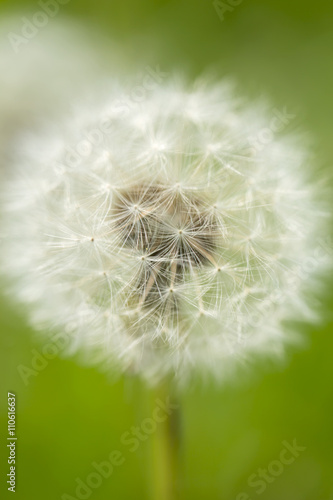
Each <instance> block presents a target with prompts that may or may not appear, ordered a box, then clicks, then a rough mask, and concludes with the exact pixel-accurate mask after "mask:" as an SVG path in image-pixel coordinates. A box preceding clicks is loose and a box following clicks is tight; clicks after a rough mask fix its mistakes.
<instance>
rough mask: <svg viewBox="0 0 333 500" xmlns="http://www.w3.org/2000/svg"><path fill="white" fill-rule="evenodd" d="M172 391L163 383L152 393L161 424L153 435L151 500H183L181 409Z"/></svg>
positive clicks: (155, 411) (158, 423)
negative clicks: (181, 478) (181, 482)
mask: <svg viewBox="0 0 333 500" xmlns="http://www.w3.org/2000/svg"><path fill="white" fill-rule="evenodd" d="M170 389H171V387H170V384H168V383H163V384H161V385H160V386H159V387H158V388H157V389H154V390H153V391H152V392H153V406H154V409H153V412H154V413H155V416H156V421H157V420H159V421H157V427H156V431H155V432H154V433H153V434H152V450H151V451H152V454H151V456H152V467H151V483H152V484H151V486H152V488H151V498H152V500H178V499H179V498H180V495H179V487H180V476H181V463H180V445H181V440H180V438H181V432H180V431H181V428H180V424H181V422H180V407H179V404H178V402H177V401H176V398H175V396H174V394H173V393H172V390H170Z"/></svg>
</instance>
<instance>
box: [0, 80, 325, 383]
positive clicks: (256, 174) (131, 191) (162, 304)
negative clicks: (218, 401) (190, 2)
mask: <svg viewBox="0 0 333 500" xmlns="http://www.w3.org/2000/svg"><path fill="white" fill-rule="evenodd" d="M110 96H111V97H110V101H111V102H106V103H105V104H104V105H103V108H102V109H100V110H98V106H97V105H96V109H84V110H82V116H80V113H78V116H75V117H74V118H73V120H72V121H71V119H69V121H68V123H66V125H65V126H64V132H65V133H64V134H63V136H66V137H67V142H64V143H63V147H62V151H63V152H64V153H59V148H58V149H57V152H56V153H52V151H54V150H53V149H52V147H50V154H49V157H45V154H44V155H43V157H42V158H40V157H39V155H38V150H37V149H36V148H35V150H34V151H33V152H30V153H29V154H27V155H26V158H25V159H24V161H21V164H20V165H18V166H16V168H15V172H16V175H15V177H14V178H13V180H12V181H10V182H9V183H7V184H6V185H5V187H4V190H5V192H6V199H7V201H6V202H5V204H4V216H3V221H2V228H3V231H4V232H5V234H6V240H5V242H4V245H3V252H2V253H3V262H4V266H3V267H4V271H5V273H6V275H7V277H8V278H9V280H10V282H11V283H12V293H14V294H15V295H16V297H17V298H18V299H19V300H21V301H22V302H23V303H29V308H30V317H31V322H32V323H33V325H34V326H35V327H36V328H40V329H43V330H45V329H46V327H47V328H49V329H50V330H54V329H55V330H63V331H69V332H70V336H71V339H72V342H71V347H70V352H73V351H74V350H78V351H82V350H85V349H88V350H90V351H91V352H92V353H93V355H92V356H91V357H92V358H93V359H94V360H95V362H96V363H97V364H102V365H103V366H112V365H117V366H118V367H119V368H120V369H121V370H123V371H126V370H127V369H130V370H131V372H132V373H133V371H134V372H135V371H136V372H138V373H139V374H141V375H142V376H143V377H145V378H147V379H149V381H150V382H151V383H154V382H157V381H159V380H160V379H161V378H163V377H164V376H166V375H168V374H173V375H174V376H175V377H176V378H177V379H178V380H182V381H183V380H187V379H188V378H189V375H190V374H191V373H192V372H193V370H195V371H201V372H202V373H211V374H212V375H213V376H216V377H217V378H220V377H222V376H223V375H224V374H225V373H226V372H227V368H228V366H229V365H230V366H232V365H235V364H236V361H237V360H241V361H244V360H246V359H251V358H252V357H253V355H255V354H258V353H262V354H265V355H268V354H274V355H279V354H280V353H281V352H283V348H284V345H285V343H286V342H288V341H291V340H292V337H290V332H289V333H288V334H287V333H286V331H285V329H284V328H282V321H283V319H284V318H285V317H287V316H290V314H292V313H294V314H295V315H297V317H300V315H302V314H303V313H304V311H305V310H306V306H305V302H304V300H303V298H302V294H301V285H302V283H301V278H300V277H299V276H298V275H297V268H298V266H299V263H300V262H302V260H303V259H304V258H305V257H306V256H307V255H308V254H309V252H310V249H311V243H310V242H311V240H313V235H314V233H315V226H316V220H317V219H316V216H315V209H314V203H313V201H312V200H313V191H314V189H312V188H311V186H309V185H307V184H306V182H305V180H304V153H303V151H301V150H299V149H298V148H297V147H295V146H290V145H289V144H288V142H287V141H285V140H283V139H279V140H277V139H274V140H273V143H272V144H270V145H269V146H268V147H267V148H262V149H261V150H260V151H258V152H257V154H256V155H255V158H253V156H251V152H250V151H249V148H248V144H247V138H248V137H249V136H253V135H256V133H257V132H259V131H260V129H261V128H262V123H263V121H264V119H265V116H264V115H262V111H261V108H260V107H259V108H258V109H257V108H256V106H254V107H252V106H249V107H246V106H244V104H242V103H240V101H239V100H238V99H235V97H234V95H233V89H232V88H230V85H225V84H223V83H222V84H216V85H208V84H207V85H205V84H202V85H201V86H200V85H197V86H195V88H194V89H193V90H186V88H185V86H183V85H181V84H179V83H178V84H175V83H165V84H164V85H163V87H160V88H157V89H156V90H154V92H151V94H150V95H149V98H147V100H146V101H145V102H142V103H137V104H134V103H133V106H131V109H130V110H128V113H125V114H124V115H122V114H121V113H117V114H116V115H115V114H114V113H112V111H110V113H111V114H110V117H109V121H108V123H109V125H110V126H109V127H108V131H107V133H104V135H103V139H102V140H101V141H100V143H98V144H97V143H94V144H93V143H91V144H90V146H91V147H90V149H89V154H87V155H81V156H80V155H79V153H78V152H77V146H78V143H77V142H75V141H77V137H78V135H77V124H78V123H81V125H82V131H81V132H82V137H85V134H86V132H87V131H89V130H92V129H96V124H98V123H103V122H104V121H105V119H106V118H107V117H106V113H107V112H106V110H112V109H113V104H112V103H113V102H116V99H117V97H118V96H117V93H116V91H113V90H112V89H110ZM256 114H258V120H256V119H255V117H256ZM88 117H89V118H88ZM250 117H251V119H250ZM143 121H144V123H145V126H144V127H143V126H141V125H142V123H143ZM138 125H140V126H138ZM40 140H41V141H45V140H48V137H46V139H45V138H43V137H42V136H41V137H40ZM60 140H61V139H60V138H59V141H60ZM44 150H45V148H44ZM68 150H71V151H76V153H77V156H79V161H78V162H77V164H76V165H75V166H74V165H72V164H68V163H66V154H65V152H66V151H68ZM246 151H247V152H246ZM55 165H57V166H58V168H56V167H55ZM59 166H61V169H60V170H59ZM59 172H61V175H60V174H59ZM27 179H28V180H29V182H28V183H27ZM291 276H294V278H295V279H294V280H293V286H292V287H291V286H290V277H291ZM276 290H279V291H280V295H282V296H283V298H284V299H283V301H280V302H279V301H275V300H272V301H269V300H268V299H269V297H272V296H273V295H274V292H275V291H276ZM267 301H268V302H269V305H267ZM263 304H265V306H263ZM258 317H259V320H260V321H259V322H258Z"/></svg>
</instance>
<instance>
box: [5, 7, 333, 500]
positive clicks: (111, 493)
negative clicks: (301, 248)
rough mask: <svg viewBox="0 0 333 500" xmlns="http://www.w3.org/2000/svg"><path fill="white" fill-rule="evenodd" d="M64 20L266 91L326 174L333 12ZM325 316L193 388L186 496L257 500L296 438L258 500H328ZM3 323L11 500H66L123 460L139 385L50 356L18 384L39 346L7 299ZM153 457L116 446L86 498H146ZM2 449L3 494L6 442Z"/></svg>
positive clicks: (332, 467)
mask: <svg viewBox="0 0 333 500" xmlns="http://www.w3.org/2000/svg"><path fill="white" fill-rule="evenodd" d="M39 8H40V7H39V6H38V3H37V2H35V1H30V0H22V1H18V0H15V1H13V0H12V1H11V2H9V1H3V2H1V3H0V13H5V12H9V11H11V12H14V13H15V16H17V19H18V30H19V27H20V26H21V24H20V22H21V21H20V17H21V16H23V15H27V16H29V15H31V13H33V12H35V11H36V10H39ZM61 11H62V15H64V16H65V15H66V16H69V17H72V18H75V19H76V20H78V21H79V22H80V23H82V24H83V25H84V26H85V27H86V30H87V37H89V38H91V39H93V38H94V36H95V35H94V33H95V32H94V29H96V28H97V30H98V32H99V35H98V36H102V37H105V40H108V39H111V40H112V39H115V40H117V41H118V42H119V43H120V44H121V46H122V47H123V50H124V57H125V58H128V60H129V61H130V62H131V61H133V62H134V61H136V60H140V59H141V60H143V61H145V62H146V61H149V63H151V64H155V65H160V67H161V69H162V70H164V71H171V69H172V68H173V67H174V66H176V67H180V68H183V67H184V68H186V71H187V72H188V73H189V74H190V75H192V76H195V75H197V74H200V72H201V71H202V70H203V69H205V68H206V67H210V68H214V70H215V71H216V72H217V73H219V74H221V75H223V74H231V75H232V76H234V77H235V78H236V80H237V81H238V82H239V83H240V86H241V87H242V89H243V90H244V93H245V95H246V94H248V95H260V94H261V93H262V92H264V93H265V94H266V95H268V96H269V97H271V100H272V105H273V106H276V107H279V106H280V107H283V106H287V109H290V110H291V112H292V111H293V110H297V115H298V119H297V121H298V123H300V124H301V126H302V129H304V130H305V131H308V132H309V133H310V135H312V136H313V137H314V139H315V143H316V152H317V158H318V175H321V173H320V172H322V171H323V172H327V173H328V174H329V175H331V172H332V169H331V165H332V153H333V143H332V139H331V137H332V116H333V99H332V97H331V95H332V88H333V65H332V62H331V61H332V49H333V31H332V29H331V18H332V14H333V5H332V4H328V3H327V2H324V1H322V2H313V1H300V0H296V1H294V2H290V1H287V0H271V1H270V2H269V3H268V2H265V1H264V0H244V1H243V2H242V3H241V4H240V5H239V6H238V7H235V10H234V11H233V12H227V13H226V14H225V20H224V21H223V22H221V21H220V19H219V17H218V15H217V13H216V12H215V10H214V7H213V4H212V2H210V1H204V0H202V1H199V0H198V1H193V0H192V1H190V0H186V1H185V0H184V1H167V0H164V1H157V0H155V1H153V0H137V1H135V2H134V1H131V2H130V1H129V0H126V1H120V0H118V1H112V2H110V1H106V0H105V1H102V0H95V1H94V2H91V1H88V0H71V1H70V2H69V3H68V4H67V5H64V6H62V7H61ZM50 22H52V20H50ZM45 29H47V27H45ZM96 36H97V35H96ZM6 42H7V41H4V40H2V41H1V43H6ZM7 43H8V42H7ZM332 306H333V297H332V296H327V297H325V298H324V300H323V317H324V318H326V319H324V320H323V325H322V326H321V327H316V328H315V327H310V326H307V327H304V334H306V335H307V338H308V339H309V340H308V343H307V346H306V347H305V348H304V349H303V350H300V351H298V352H293V353H292V354H290V356H289V361H288V363H287V364H285V365H284V366H282V367H280V368H278V367H273V366H269V367H267V366H265V365H264V364H262V365H261V366H258V367H257V368H256V370H255V375H256V376H254V377H250V378H249V379H248V380H244V379H242V380H241V381H240V382H238V383H237V384H234V383H233V382H232V381H231V382H230V383H229V384H227V385H226V386H224V387H221V388H216V387H214V386H208V387H206V388H204V389H203V388H200V387H199V385H198V386H196V388H193V389H192V390H191V391H189V393H188V394H186V395H185V396H184V401H183V405H184V431H185V437H184V458H185V462H186V477H185V482H184V485H183V493H184V498H186V499H187V498H188V499H191V500H196V499H201V498H210V499H219V500H236V498H237V495H238V494H239V493H241V492H243V491H244V492H247V493H248V494H249V498H251V499H255V498H256V497H257V496H258V495H256V493H255V491H254V489H253V488H252V489H251V488H249V486H248V485H247V480H248V477H249V476H250V475H251V474H253V473H256V471H257V470H258V468H259V467H264V468H265V467H267V465H268V464H269V463H270V462H271V461H272V460H276V459H278V457H279V453H280V451H281V449H282V447H283V445H282V441H284V440H287V441H289V442H292V441H293V439H296V440H297V442H298V443H299V444H300V445H302V446H305V447H306V450H305V451H304V452H303V453H302V454H301V455H300V457H299V458H298V459H297V460H296V461H295V462H294V463H293V464H291V465H290V466H286V469H285V471H284V472H283V473H282V474H281V476H279V477H277V478H276V480H275V481H274V482H273V483H272V484H269V485H268V486H267V489H266V491H265V492H264V493H262V494H261V495H260V497H261V498H262V499H263V500H281V499H283V500H331V499H332V498H333V476H332V471H333V451H332V441H333V439H332V438H333V430H332V414H333V397H332V396H333V376H332V375H333V368H332V361H331V357H332V351H333V335H332V334H333V324H332V320H331V318H332V315H331V314H330V313H331V311H332ZM0 312H1V323H0V328H1V339H0V340H1V354H0V360H1V362H0V366H1V368H0V374H1V388H2V390H1V392H0V409H1V419H0V429H1V431H0V434H1V436H4V435H5V433H6V428H7V424H6V421H7V416H6V393H7V391H8V390H9V391H12V392H15V393H16V394H17V405H18V437H19V441H18V472H17V474H18V480H17V493H16V498H18V499H19V500H21V499H22V500H23V499H24V500H39V499H43V500H44V499H45V498H48V499H49V500H53V499H54V500H55V499H60V498H61V495H62V494H63V493H64V492H68V493H70V494H71V495H74V490H75V478H76V477H80V478H82V479H83V480H84V479H85V477H86V476H87V475H88V474H89V473H90V472H92V468H91V462H92V461H97V462H99V461H102V460H105V459H107V457H108V455H109V453H110V451H112V450H113V449H120V448H119V447H121V445H120V444H119V443H120V436H121V435H122V433H123V432H125V431H127V430H129V429H130V428H131V426H132V425H134V424H135V420H136V408H135V407H136V406H137V405H138V404H139V403H138V401H137V398H135V395H133V394H132V393H133V391H134V392H135V387H134V388H133V387H131V384H130V383H129V382H126V381H124V380H122V379H121V380H119V381H118V382H111V381H109V380H107V377H105V376H104V375H103V374H100V373H98V372H97V371H96V370H94V369H91V368H89V369H87V368H83V367H80V366H78V365H77V364H76V363H75V361H74V360H71V359H66V360H63V359H59V358H56V359H54V360H51V361H50V362H49V364H48V366H47V368H46V369H45V370H44V371H42V372H41V373H40V374H38V376H36V377H31V379H30V380H31V381H30V383H29V385H28V386H25V385H24V384H23V381H22V380H21V378H20V377H19V374H18V372H17V366H18V365H20V364H24V365H27V366H30V364H31V358H32V353H31V350H32V349H34V348H35V349H37V350H38V349H39V348H40V346H39V344H38V343H37V342H36V340H35V338H34V335H33V332H31V331H30V329H29V328H28V327H27V326H26V324H25V322H24V320H23V319H22V318H21V317H20V315H19V314H18V313H17V310H16V309H15V307H14V306H11V305H9V304H8V303H7V302H6V301H5V299H3V300H2V302H1V304H0ZM133 398H134V401H136V403H135V404H132V400H133ZM141 412H142V409H141ZM147 416H149V415H147ZM148 446H149V443H148V442H146V443H143V444H142V445H141V446H140V448H139V449H138V451H137V452H134V453H130V452H128V450H126V449H123V451H124V455H125V458H126V462H125V464H124V465H123V466H121V467H119V468H117V469H116V470H115V472H114V473H113V474H112V476H111V477H110V478H109V479H108V480H105V481H104V482H103V484H102V485H101V487H100V488H98V489H96V490H94V492H93V494H92V496H91V498H92V499H94V500H101V499H103V500H104V499H105V500H107V499H110V498H117V499H123V498H124V499H125V498H126V499H127V498H128V499H130V498H140V499H142V500H145V499H146V498H147V493H146V492H147V489H146V476H147V472H146V471H145V468H144V457H145V455H146V451H147V447H148ZM0 448H1V449H0V457H1V471H2V474H1V482H2V484H1V485H0V489H1V491H3V490H5V485H4V482H5V481H4V479H3V478H4V475H5V474H6V473H7V465H6V456H7V452H6V449H5V442H4V439H2V440H1V446H0ZM6 494H8V495H9V493H8V492H5V497H6ZM6 498H7V497H6Z"/></svg>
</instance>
